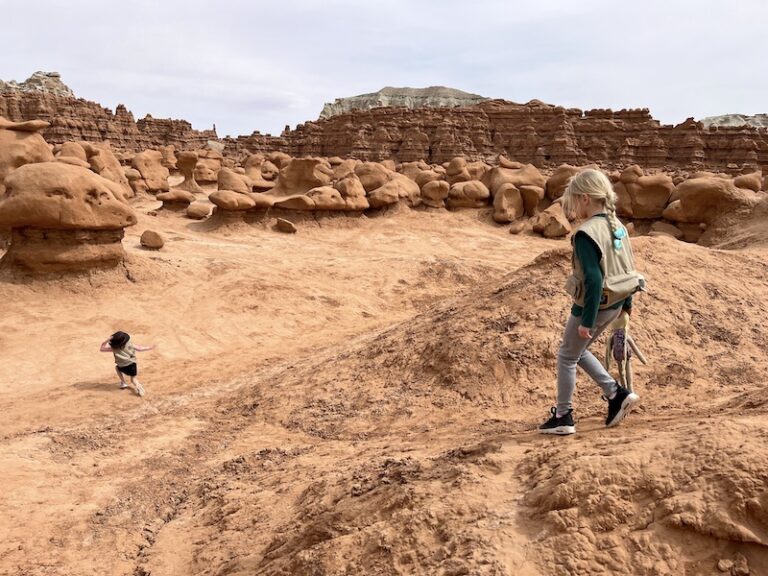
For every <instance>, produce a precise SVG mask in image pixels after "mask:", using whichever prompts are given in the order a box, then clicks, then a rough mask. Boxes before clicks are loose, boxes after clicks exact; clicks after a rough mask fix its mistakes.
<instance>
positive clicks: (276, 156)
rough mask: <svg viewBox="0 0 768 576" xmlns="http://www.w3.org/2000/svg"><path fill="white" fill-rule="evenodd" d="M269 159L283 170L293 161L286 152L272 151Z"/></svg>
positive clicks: (268, 155) (268, 156)
mask: <svg viewBox="0 0 768 576" xmlns="http://www.w3.org/2000/svg"><path fill="white" fill-rule="evenodd" d="M267 160H269V162H271V163H272V164H273V165H274V166H276V167H277V169H278V170H282V169H283V168H285V167H286V166H288V164H290V163H291V161H292V160H293V158H291V156H290V155H289V154H286V153H285V152H270V153H269V154H267Z"/></svg>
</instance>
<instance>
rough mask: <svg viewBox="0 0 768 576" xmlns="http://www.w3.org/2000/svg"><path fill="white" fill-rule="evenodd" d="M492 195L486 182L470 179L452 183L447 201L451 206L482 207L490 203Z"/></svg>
mask: <svg viewBox="0 0 768 576" xmlns="http://www.w3.org/2000/svg"><path fill="white" fill-rule="evenodd" d="M490 196H491V193H490V191H489V190H488V188H487V187H486V185H485V184H483V183H482V182H480V181H479V180H469V181H466V182H457V183H456V184H454V185H452V186H451V188H450V190H449V191H448V198H447V199H446V201H445V203H446V205H447V206H448V207H449V208H482V207H484V206H487V205H488V198H490Z"/></svg>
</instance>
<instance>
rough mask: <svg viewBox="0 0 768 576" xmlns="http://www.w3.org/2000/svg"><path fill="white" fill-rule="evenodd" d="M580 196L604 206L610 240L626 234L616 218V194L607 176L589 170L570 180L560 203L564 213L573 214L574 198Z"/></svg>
mask: <svg viewBox="0 0 768 576" xmlns="http://www.w3.org/2000/svg"><path fill="white" fill-rule="evenodd" d="M582 195H586V196H589V197H590V198H592V199H593V200H596V201H598V202H601V203H602V204H603V206H605V214H606V217H607V220H608V225H609V226H610V227H611V238H620V237H623V235H624V234H626V232H624V227H623V226H622V224H621V222H620V221H619V218H618V217H617V216H616V192H614V191H613V186H612V185H611V181H610V180H609V179H608V176H606V175H605V174H604V173H603V172H601V171H600V170H594V169H592V168H589V169H587V170H584V171H583V172H579V173H578V174H577V175H576V176H574V177H573V178H571V180H570V181H569V182H568V186H567V187H566V189H565V193H564V194H563V200H562V202H563V208H564V209H565V211H566V212H573V210H574V208H575V203H576V196H582ZM617 230H621V231H622V232H619V234H620V235H621V236H617V235H616V231H617ZM614 245H615V244H614ZM615 246H616V245H615ZM619 247H620V244H619V245H618V246H616V248H617V249H618V248H619Z"/></svg>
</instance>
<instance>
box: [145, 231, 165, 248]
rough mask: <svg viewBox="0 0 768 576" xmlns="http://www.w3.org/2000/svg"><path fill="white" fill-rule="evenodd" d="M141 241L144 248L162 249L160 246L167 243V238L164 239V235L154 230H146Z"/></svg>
mask: <svg viewBox="0 0 768 576" xmlns="http://www.w3.org/2000/svg"><path fill="white" fill-rule="evenodd" d="M139 242H140V243H141V245H142V246H143V247H144V248H148V249H150V250H160V248H162V247H163V246H164V245H165V240H163V237H162V236H161V235H160V234H159V233H158V232H155V231H154V230H144V232H142V234H141V239H140V240H139Z"/></svg>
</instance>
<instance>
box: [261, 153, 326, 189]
mask: <svg viewBox="0 0 768 576" xmlns="http://www.w3.org/2000/svg"><path fill="white" fill-rule="evenodd" d="M332 174H333V170H331V166H330V164H328V162H327V161H326V160H322V159H320V158H296V159H295V160H291V161H290V162H289V163H288V164H286V165H285V166H284V167H283V168H281V169H280V175H279V176H278V177H277V184H276V185H275V187H274V188H272V190H271V191H270V194H271V195H273V196H295V195H297V194H306V193H307V192H309V191H310V190H312V189H313V188H318V187H320V186H327V185H329V184H330V183H331V175H332Z"/></svg>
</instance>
